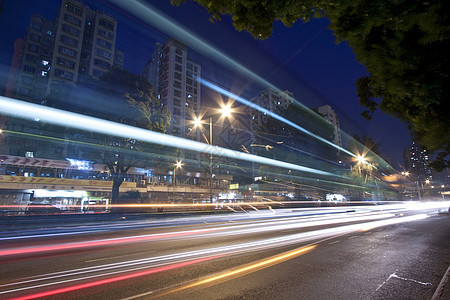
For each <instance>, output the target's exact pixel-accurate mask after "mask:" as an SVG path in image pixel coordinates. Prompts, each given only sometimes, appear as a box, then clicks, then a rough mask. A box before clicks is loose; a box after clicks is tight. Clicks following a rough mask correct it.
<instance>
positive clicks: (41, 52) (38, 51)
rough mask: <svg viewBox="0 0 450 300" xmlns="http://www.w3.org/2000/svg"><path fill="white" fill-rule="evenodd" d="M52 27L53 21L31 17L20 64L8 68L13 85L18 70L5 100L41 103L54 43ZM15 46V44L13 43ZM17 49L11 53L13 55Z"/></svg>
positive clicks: (54, 25)
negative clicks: (15, 98)
mask: <svg viewBox="0 0 450 300" xmlns="http://www.w3.org/2000/svg"><path fill="white" fill-rule="evenodd" d="M55 33H56V24H55V22H54V21H52V20H49V19H47V18H44V17H42V16H39V15H36V14H33V15H32V16H31V19H30V24H29V25H28V29H27V36H26V37H25V44H24V47H23V56H22V61H21V63H18V62H17V61H15V58H14V57H13V62H12V64H11V71H10V78H9V80H8V81H9V82H11V83H12V82H13V81H14V77H15V76H16V75H15V73H17V70H18V73H19V75H18V77H17V83H16V84H15V85H14V84H11V85H10V88H9V90H8V95H9V96H11V97H12V96H15V97H17V98H19V99H23V100H27V101H31V102H35V103H41V102H42V101H43V99H44V98H45V96H46V94H47V84H48V74H49V71H50V66H51V58H52V52H53V47H54V43H55ZM16 42H17V41H16ZM16 51H17V49H15V52H16Z"/></svg>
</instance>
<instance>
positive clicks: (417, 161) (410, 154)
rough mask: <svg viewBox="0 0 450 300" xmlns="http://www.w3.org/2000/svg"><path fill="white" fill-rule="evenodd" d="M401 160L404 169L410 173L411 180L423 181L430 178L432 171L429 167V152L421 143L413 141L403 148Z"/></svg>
mask: <svg viewBox="0 0 450 300" xmlns="http://www.w3.org/2000/svg"><path fill="white" fill-rule="evenodd" d="M403 160H404V162H405V168H406V170H407V171H408V172H409V173H410V174H411V180H413V181H420V182H423V181H425V180H427V179H429V180H432V177H433V173H432V170H431V168H430V162H431V156H430V153H429V152H428V151H427V149H425V148H424V147H423V146H422V145H420V144H418V143H416V142H413V143H412V144H411V145H410V146H408V147H406V148H405V150H403Z"/></svg>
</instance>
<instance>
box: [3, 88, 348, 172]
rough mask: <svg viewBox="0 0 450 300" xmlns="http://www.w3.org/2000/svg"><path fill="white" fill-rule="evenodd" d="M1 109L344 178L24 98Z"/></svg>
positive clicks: (153, 141)
mask: <svg viewBox="0 0 450 300" xmlns="http://www.w3.org/2000/svg"><path fill="white" fill-rule="evenodd" d="M0 111H1V112H2V113H3V114H6V115H10V116H15V117H20V118H25V119H30V120H34V119H36V118H38V119H39V120H41V121H42V122H47V123H50V124H55V125H60V126H67V127H71V128H77V129H81V130H86V131H89V132H97V133H101V134H106V135H110V136H117V137H121V138H132V139H136V140H138V141H144V142H148V143H154V144H160V145H164V146H169V147H173V148H182V149H185V150H191V151H195V152H199V153H208V154H212V155H214V156H224V157H229V158H232V159H237V160H245V161H249V162H255V163H261V164H266V165H271V166H276V167H281V168H285V169H292V170H297V171H302V172H306V173H313V174H317V175H324V176H332V177H342V176H340V175H337V174H333V173H329V172H326V171H322V170H317V169H313V168H309V167H304V166H300V165H296V164H292V163H288V162H284V161H278V160H275V159H270V158H266V157H262V156H257V155H254V154H249V153H245V152H239V151H235V150H231V149H228V148H223V147H219V146H212V145H205V144H204V143H200V142H197V141H193V140H190V139H184V138H181V137H176V136H172V135H167V134H164V133H160V132H155V131H150V130H147V129H143V128H137V127H133V126H130V125H125V124H120V123H116V122H112V121H107V120H102V119H98V118H94V117H89V116H84V115H81V114H77V113H72V112H67V111H64V110H60V109H55V108H51V107H46V106H42V105H37V104H33V103H29V102H25V101H19V100H15V99H11V98H7V97H3V96H0Z"/></svg>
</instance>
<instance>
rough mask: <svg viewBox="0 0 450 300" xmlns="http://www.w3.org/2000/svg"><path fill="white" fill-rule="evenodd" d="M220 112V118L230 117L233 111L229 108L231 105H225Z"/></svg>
mask: <svg viewBox="0 0 450 300" xmlns="http://www.w3.org/2000/svg"><path fill="white" fill-rule="evenodd" d="M220 112H221V113H222V117H230V116H231V113H232V112H233V109H232V108H231V105H229V104H227V105H224V106H222V108H221V109H220Z"/></svg>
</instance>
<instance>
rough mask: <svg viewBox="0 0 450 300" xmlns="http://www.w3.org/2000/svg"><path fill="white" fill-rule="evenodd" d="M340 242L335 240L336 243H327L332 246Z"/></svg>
mask: <svg viewBox="0 0 450 300" xmlns="http://www.w3.org/2000/svg"><path fill="white" fill-rule="evenodd" d="M340 242H341V241H340V240H337V241H334V242H331V243H328V245H333V244H337V243H340Z"/></svg>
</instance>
